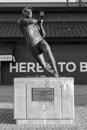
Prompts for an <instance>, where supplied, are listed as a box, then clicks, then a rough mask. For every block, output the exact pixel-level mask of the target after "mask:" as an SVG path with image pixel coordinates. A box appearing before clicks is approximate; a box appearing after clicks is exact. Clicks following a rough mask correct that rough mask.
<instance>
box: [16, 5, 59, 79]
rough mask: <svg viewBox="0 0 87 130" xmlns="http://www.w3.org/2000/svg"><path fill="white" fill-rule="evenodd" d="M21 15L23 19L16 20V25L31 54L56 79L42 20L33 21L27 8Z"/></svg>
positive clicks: (56, 72)
mask: <svg viewBox="0 0 87 130" xmlns="http://www.w3.org/2000/svg"><path fill="white" fill-rule="evenodd" d="M22 15H23V18H20V19H19V20H18V24H19V28H20V31H21V32H22V34H23V36H24V37H25V39H26V42H27V45H28V46H29V48H30V51H31V53H32V54H33V56H34V57H35V58H36V60H37V61H38V62H39V64H40V65H41V66H42V67H43V68H44V70H46V71H47V72H49V73H51V74H52V75H53V76H55V77H58V76H59V74H58V71H57V67H56V62H55V59H54V56H53V54H52V52H51V48H50V46H49V45H48V43H47V42H46V40H45V39H44V38H45V36H46V34H45V30H44V28H43V20H42V19H41V20H40V21H37V20H36V19H34V18H33V17H32V10H31V9H29V8H24V9H23V10H22ZM43 53H44V54H45V55H46V57H47V58H48V62H46V58H45V56H44V54H43Z"/></svg>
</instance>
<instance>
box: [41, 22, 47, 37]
mask: <svg viewBox="0 0 87 130" xmlns="http://www.w3.org/2000/svg"><path fill="white" fill-rule="evenodd" d="M40 33H41V35H42V37H43V38H45V37H46V33H45V30H44V28H43V20H41V22H40Z"/></svg>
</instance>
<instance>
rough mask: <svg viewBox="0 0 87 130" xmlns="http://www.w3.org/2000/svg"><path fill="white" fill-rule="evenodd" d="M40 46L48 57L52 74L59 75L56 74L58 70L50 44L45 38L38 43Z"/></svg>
mask: <svg viewBox="0 0 87 130" xmlns="http://www.w3.org/2000/svg"><path fill="white" fill-rule="evenodd" d="M40 48H41V49H42V51H43V52H45V54H46V56H47V57H48V62H49V64H50V66H51V67H52V69H53V71H54V72H53V73H54V76H56V77H58V76H59V75H58V71H57V67H56V62H55V59H54V56H53V54H52V51H51V48H50V46H49V45H48V43H47V42H46V41H45V40H43V42H42V43H41V44H40Z"/></svg>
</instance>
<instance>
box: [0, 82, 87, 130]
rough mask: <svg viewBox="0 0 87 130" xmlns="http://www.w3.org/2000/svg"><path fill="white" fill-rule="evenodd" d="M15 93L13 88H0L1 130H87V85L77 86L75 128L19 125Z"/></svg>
mask: <svg viewBox="0 0 87 130" xmlns="http://www.w3.org/2000/svg"><path fill="white" fill-rule="evenodd" d="M13 93H14V92H13V86H0V130H87V85H84V86H83V85H76V86H75V104H76V106H77V107H75V120H74V124H73V126H57V125H56V126H52V125H50V126H41V125H38V126H37V125H36V126H32V125H20V126H19V125H17V124H16V120H14V115H13V99H14V95H13ZM78 105H82V106H78Z"/></svg>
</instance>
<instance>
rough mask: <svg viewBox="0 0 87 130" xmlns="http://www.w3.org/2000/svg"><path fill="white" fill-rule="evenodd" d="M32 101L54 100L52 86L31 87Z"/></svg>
mask: <svg viewBox="0 0 87 130" xmlns="http://www.w3.org/2000/svg"><path fill="white" fill-rule="evenodd" d="M32 101H54V88H32Z"/></svg>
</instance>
